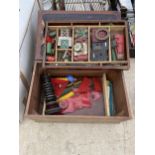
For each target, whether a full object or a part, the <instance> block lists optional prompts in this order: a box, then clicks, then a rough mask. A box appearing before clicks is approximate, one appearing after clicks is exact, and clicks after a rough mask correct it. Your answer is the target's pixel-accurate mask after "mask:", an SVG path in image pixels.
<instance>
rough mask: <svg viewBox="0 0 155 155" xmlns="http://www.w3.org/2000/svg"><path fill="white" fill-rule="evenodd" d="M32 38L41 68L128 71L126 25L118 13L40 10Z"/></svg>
mask: <svg viewBox="0 0 155 155" xmlns="http://www.w3.org/2000/svg"><path fill="white" fill-rule="evenodd" d="M36 38H37V42H36V54H35V60H36V61H42V64H43V67H50V68H52V67H54V68H80V69H84V68H94V69H128V68H129V47H128V46H129V45H128V29H127V23H126V21H123V20H120V16H119V13H118V12H106V13H105V12H104V11H103V12H86V13H83V12H76V13H75V12H64V11H60V12H58V11H56V12H55V11H41V12H39V17H38V28H37V36H36Z"/></svg>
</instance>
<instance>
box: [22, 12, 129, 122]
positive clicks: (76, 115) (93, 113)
mask: <svg viewBox="0 0 155 155" xmlns="http://www.w3.org/2000/svg"><path fill="white" fill-rule="evenodd" d="M61 13H62V12H61ZM61 13H60V14H61ZM79 14H80V13H79ZM96 14H98V13H96ZM51 15H52V11H51V12H50V11H41V12H39V16H38V28H37V35H36V53H35V63H34V70H33V75H32V80H31V86H30V90H29V95H28V100H27V106H26V110H25V117H26V118H31V119H34V120H37V121H55V122H121V121H125V120H128V119H131V111H130V106H129V103H128V95H127V92H126V87H125V81H124V75H123V70H124V69H129V47H128V30H127V23H126V22H125V21H122V20H87V21H86V20H83V19H82V20H73V19H71V20H54V22H53V20H52V18H51ZM77 34H80V35H82V37H79V36H78V35H77ZM49 36H52V37H53V36H54V37H55V38H54V40H55V41H54V43H53V44H50V42H52V40H51V38H50V37H49ZM122 36H123V37H122ZM118 38H119V39H118ZM121 38H123V39H122V40H121ZM117 39H118V40H117ZM81 40H82V41H81ZM122 42H123V45H122ZM116 44H117V45H116ZM51 46H52V47H51ZM122 46H123V47H122ZM51 49H52V50H53V51H52V50H51ZM121 49H123V52H122V51H121ZM115 50H116V51H117V52H115ZM100 51H102V52H100ZM119 51H120V52H119ZM114 52H115V53H114ZM79 53H82V54H81V55H80V54H79ZM66 55H67V56H66ZM66 57H67V58H66ZM43 74H47V75H48V76H50V77H52V78H57V77H62V78H64V77H66V76H68V75H72V76H73V77H75V78H76V79H83V78H84V77H87V78H89V79H93V78H98V79H100V81H101V83H100V84H101V87H102V91H101V94H102V96H103V98H102V100H100V101H99V103H98V105H97V103H96V105H97V106H96V105H95V106H94V107H93V106H92V107H91V108H90V109H91V110H81V111H79V112H73V113H65V114H52V115H49V114H46V112H45V109H46V106H47V105H46V103H45V101H44V100H43V99H42V96H43V95H42V85H41V76H42V75H43ZM107 81H111V83H112V86H113V87H112V88H113V101H114V106H115V114H114V115H110V108H111V107H109V106H108V105H109V96H108V95H109V91H108V90H107Z"/></svg>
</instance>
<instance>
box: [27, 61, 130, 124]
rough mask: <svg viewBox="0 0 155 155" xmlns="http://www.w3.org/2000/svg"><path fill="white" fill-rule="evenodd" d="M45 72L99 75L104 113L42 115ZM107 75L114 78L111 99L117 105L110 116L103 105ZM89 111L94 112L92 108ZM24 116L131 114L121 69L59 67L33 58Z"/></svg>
mask: <svg viewBox="0 0 155 155" xmlns="http://www.w3.org/2000/svg"><path fill="white" fill-rule="evenodd" d="M43 72H46V73H48V74H50V75H52V76H53V77H55V76H66V75H68V74H72V75H74V76H75V77H83V76H88V77H94V76H95V77H101V78H102V81H103V82H102V85H103V96H104V101H103V105H102V106H101V108H103V111H104V112H103V113H102V112H101V113H96V114H95V115H93V114H92V115H91V113H90V114H89V115H86V114H85V113H82V114H77V115H72V114H69V115H45V114H44V113H43V110H44V104H42V106H41V105H40V104H41V101H42V99H41V92H40V90H41V86H40V75H41V74H42V73H43ZM106 78H107V79H109V80H111V81H112V82H113V94H114V102H115V107H116V115H115V116H109V115H108V112H107V111H108V109H107V107H106V104H107V103H106V102H107V98H106V96H107V92H106V89H105V80H106ZM92 113H94V112H93V111H92ZM25 118H31V119H34V120H37V121H54V122H94V123H95V122H103V123H104V122H121V121H125V120H128V119H130V118H131V112H130V107H129V103H128V98H127V92H126V88H125V83H124V77H123V73H122V71H119V70H101V69H91V70H90V69H82V68H81V69H76V68H74V69H70V70H68V69H65V68H63V69H61V68H59V69H58V68H52V69H51V68H50V67H49V68H44V69H43V68H42V64H41V63H39V62H35V65H34V70H33V75H32V81H31V86H30V91H29V95H28V101H27V106H26V111H25Z"/></svg>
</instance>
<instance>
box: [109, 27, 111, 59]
mask: <svg viewBox="0 0 155 155" xmlns="http://www.w3.org/2000/svg"><path fill="white" fill-rule="evenodd" d="M110 34H111V29H110V26H109V61H110V62H111V35H110Z"/></svg>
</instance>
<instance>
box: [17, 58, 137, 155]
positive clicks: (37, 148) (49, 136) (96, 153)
mask: <svg viewBox="0 0 155 155" xmlns="http://www.w3.org/2000/svg"><path fill="white" fill-rule="evenodd" d="M124 74H125V81H126V85H127V92H128V95H129V101H130V104H131V109H132V113H133V117H134V105H135V59H131V68H130V70H129V71H124ZM134 130H135V121H134V118H133V119H132V120H130V121H126V122H123V123H120V124H76V123H72V124H71V123H38V122H35V121H32V120H24V121H23V122H22V123H21V124H20V126H19V131H20V133H19V147H20V150H19V151H20V155H134V145H135V143H134V137H135V135H134V133H135V132H134Z"/></svg>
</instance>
